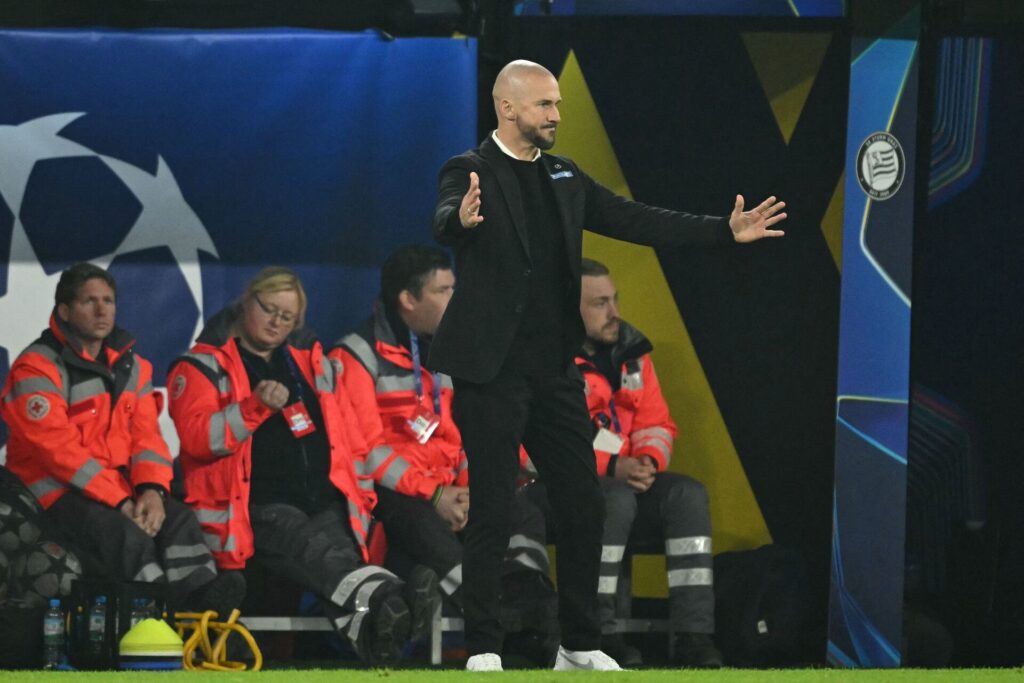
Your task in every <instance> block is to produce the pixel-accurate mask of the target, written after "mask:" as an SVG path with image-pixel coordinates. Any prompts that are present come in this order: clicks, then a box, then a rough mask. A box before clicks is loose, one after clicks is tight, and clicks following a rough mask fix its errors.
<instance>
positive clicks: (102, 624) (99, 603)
mask: <svg viewBox="0 0 1024 683" xmlns="http://www.w3.org/2000/svg"><path fill="white" fill-rule="evenodd" d="M106 634H107V596H105V595H99V596H97V597H96V602H95V603H93V606H92V609H91V610H90V611H89V651H90V652H91V653H92V654H93V656H95V657H101V656H102V655H103V641H104V639H105V637H106Z"/></svg>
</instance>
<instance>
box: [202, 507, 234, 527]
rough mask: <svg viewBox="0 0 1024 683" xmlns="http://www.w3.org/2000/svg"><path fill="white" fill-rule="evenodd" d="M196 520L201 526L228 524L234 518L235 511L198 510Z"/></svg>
mask: <svg viewBox="0 0 1024 683" xmlns="http://www.w3.org/2000/svg"><path fill="white" fill-rule="evenodd" d="M195 511H196V519H197V520H199V523H200V524H227V523H228V522H229V521H231V519H232V518H233V517H234V514H233V512H234V511H233V509H232V508H228V509H227V510H209V509H207V508H196V509H195Z"/></svg>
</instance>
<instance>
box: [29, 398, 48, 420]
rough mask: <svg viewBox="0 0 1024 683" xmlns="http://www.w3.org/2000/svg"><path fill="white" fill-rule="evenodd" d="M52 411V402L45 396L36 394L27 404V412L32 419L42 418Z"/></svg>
mask: <svg viewBox="0 0 1024 683" xmlns="http://www.w3.org/2000/svg"><path fill="white" fill-rule="evenodd" d="M49 412H50V402H49V401H48V400H46V397H45V396H40V395H39V394H36V395H35V396H32V397H30V398H29V399H28V402H27V403H26V404H25V414H26V415H28V419H30V420H42V419H43V418H44V417H46V415H47V414H48V413H49Z"/></svg>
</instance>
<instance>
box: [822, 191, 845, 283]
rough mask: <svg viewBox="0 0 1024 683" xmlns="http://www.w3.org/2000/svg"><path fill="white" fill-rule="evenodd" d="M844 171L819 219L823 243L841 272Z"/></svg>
mask: <svg viewBox="0 0 1024 683" xmlns="http://www.w3.org/2000/svg"><path fill="white" fill-rule="evenodd" d="M845 187H846V171H843V173H842V175H840V176H839V182H838V183H836V189H835V192H833V193H832V198H831V199H830V200H829V201H828V207H827V208H826V209H825V216H824V217H823V218H822V219H821V232H822V233H823V234H824V235H825V243H826V244H828V250H829V252H831V253H832V260H833V261H835V263H836V269H837V270H838V271H839V272H840V273H841V272H843V198H844V197H845V196H846V191H845V189H844V188H845Z"/></svg>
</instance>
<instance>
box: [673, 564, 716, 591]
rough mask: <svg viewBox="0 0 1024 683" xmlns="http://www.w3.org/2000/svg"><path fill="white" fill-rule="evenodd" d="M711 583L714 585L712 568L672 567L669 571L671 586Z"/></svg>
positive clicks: (706, 584) (707, 584)
mask: <svg viewBox="0 0 1024 683" xmlns="http://www.w3.org/2000/svg"><path fill="white" fill-rule="evenodd" d="M710 585H712V572H711V570H710V569H706V568H697V569H671V570H669V572H668V587H669V588H680V587H682V586H710Z"/></svg>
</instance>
